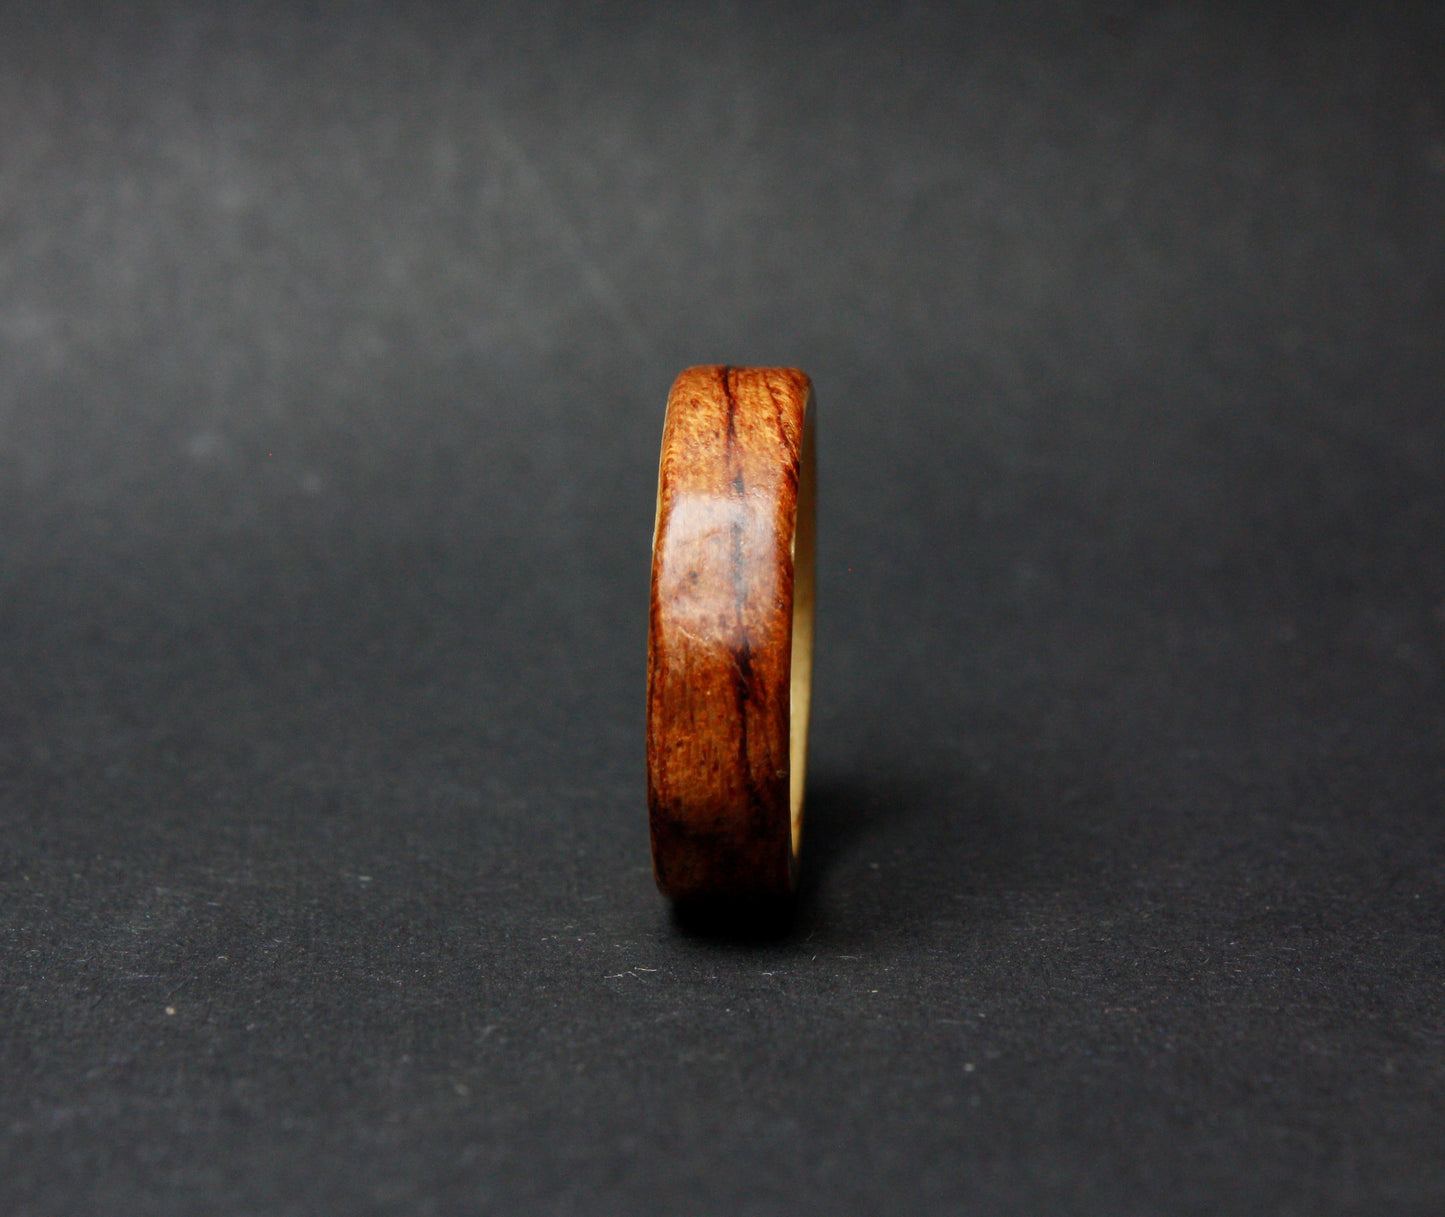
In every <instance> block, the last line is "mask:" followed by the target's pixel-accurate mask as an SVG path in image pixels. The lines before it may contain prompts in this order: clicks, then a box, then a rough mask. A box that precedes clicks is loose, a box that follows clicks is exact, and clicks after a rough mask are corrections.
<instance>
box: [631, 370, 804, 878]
mask: <svg viewBox="0 0 1445 1217" xmlns="http://www.w3.org/2000/svg"><path fill="white" fill-rule="evenodd" d="M814 412H815V411H814V407H813V391H812V383H811V381H809V379H808V377H807V376H806V375H804V374H803V373H802V372H799V371H797V370H795V369H791V368H737V367H722V366H710V367H697V368H688V369H687V370H686V371H684V372H683V373H682V374H681V375H679V376H678V378H677V380H676V382H675V383H674V384H673V386H672V391H671V393H670V394H669V395H668V403H667V418H666V422H665V423H664V427H663V440H662V457H661V461H660V464H659V472H658V495H657V517H656V527H655V532H654V538H653V560H652V599H651V619H650V629H649V637H648V689H647V795H648V811H649V819H650V824H651V831H652V855H653V866H654V872H655V875H656V878H657V884H658V887H659V888H660V889H661V890H662V892H663V893H664V894H665V895H667V896H668V897H670V898H672V899H673V900H686V899H689V898H693V897H728V898H733V897H744V898H746V897H778V896H786V895H789V894H791V893H792V891H793V890H794V889H795V887H796V884H797V876H798V851H799V847H800V845H801V838H802V810H803V808H802V804H803V785H804V777H805V773H806V764H807V736H808V716H809V706H810V695H811V689H810V685H811V676H812V638H813V603H814V591H813V587H814V578H813V570H814V512H815V506H814V504H815V501H816V492H815V476H814V464H815V457H814V451H815V439H814V432H815V425H814Z"/></svg>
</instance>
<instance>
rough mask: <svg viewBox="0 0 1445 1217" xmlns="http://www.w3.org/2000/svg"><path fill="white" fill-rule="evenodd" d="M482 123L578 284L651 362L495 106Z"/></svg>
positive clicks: (611, 288)
mask: <svg viewBox="0 0 1445 1217" xmlns="http://www.w3.org/2000/svg"><path fill="white" fill-rule="evenodd" d="M486 120H487V128H488V132H487V133H488V135H490V136H491V139H492V141H493V143H494V144H495V145H496V147H497V150H498V151H499V152H501V154H502V155H503V156H505V157H506V158H507V160H508V161H510V162H511V164H512V167H513V168H514V169H515V170H516V173H517V177H518V179H519V180H520V181H521V183H522V188H523V189H524V190H525V191H526V192H527V194H529V195H530V196H531V198H532V201H533V203H534V204H535V205H536V207H537V209H538V211H539V213H540V214H541V215H542V216H543V218H544V219H545V220H547V221H548V223H550V225H551V226H552V228H553V229H555V230H556V233H557V235H558V236H559V237H560V239H561V241H562V244H563V246H564V247H565V248H564V252H565V253H566V254H568V255H569V256H570V258H571V260H572V262H573V263H574V265H575V266H576V267H577V270H578V271H579V272H580V273H581V275H582V280H583V282H584V283H585V284H586V286H587V290H588V291H589V292H591V293H592V295H593V297H595V299H596V300H597V303H598V304H600V305H601V306H602V308H603V310H604V311H605V312H606V313H607V315H608V317H610V318H611V319H612V322H613V324H614V325H616V326H617V328H618V329H619V330H621V331H622V336H623V338H624V339H626V341H627V344H628V346H630V347H631V348H632V350H633V353H634V354H636V355H639V356H642V357H643V358H651V356H652V355H653V353H654V352H653V346H652V343H651V342H650V341H649V339H648V337H647V335H646V334H645V333H643V331H642V327H641V326H640V325H638V324H637V322H636V321H635V320H634V319H633V316H632V312H631V310H630V309H629V308H628V307H627V302H626V300H624V299H623V296H622V293H621V292H619V291H618V290H617V288H616V286H615V285H614V284H613V282H612V279H611V277H610V276H609V275H608V274H607V272H606V271H605V270H604V269H603V268H602V265H601V263H599V262H598V261H597V259H596V258H594V257H593V256H592V255H591V254H590V253H588V252H587V245H586V242H585V241H583V239H582V234H581V233H580V232H579V231H578V230H577V225H575V224H574V223H573V222H572V220H571V217H569V216H568V215H567V212H566V211H565V210H564V209H563V207H562V205H561V204H560V203H558V202H557V200H556V199H555V198H553V196H552V192H551V191H550V190H548V189H547V183H546V182H545V181H544V180H543V178H542V175H541V173H540V172H538V170H537V166H536V165H535V164H534V163H533V161H532V158H531V157H529V156H528V155H527V152H526V150H525V149H524V148H523V147H522V145H521V144H519V143H518V142H517V141H516V140H515V139H513V138H512V133H511V132H510V131H508V130H507V126H506V124H505V123H504V122H503V121H502V119H501V118H500V116H499V115H498V113H497V108H496V106H495V104H493V103H491V102H490V101H489V102H488V103H487V105H486Z"/></svg>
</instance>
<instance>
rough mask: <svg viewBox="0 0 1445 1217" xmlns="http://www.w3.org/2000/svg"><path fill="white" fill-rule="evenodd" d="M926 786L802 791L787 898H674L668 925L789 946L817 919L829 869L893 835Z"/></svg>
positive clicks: (698, 934) (750, 943)
mask: <svg viewBox="0 0 1445 1217" xmlns="http://www.w3.org/2000/svg"><path fill="white" fill-rule="evenodd" d="M926 794H927V791H926V789H925V788H924V787H923V786H922V785H920V784H919V783H917V782H914V781H902V780H887V781H881V782H880V781H878V780H876V779H871V780H868V781H858V780H837V779H834V780H826V779H825V780H824V781H821V782H819V783H818V784H817V785H816V786H810V787H809V790H808V803H807V819H806V822H805V826H804V834H803V864H802V872H801V874H800V875H799V880H798V890H797V892H796V894H795V895H794V896H792V897H774V898H767V899H760V898H748V899H727V898H719V897H710V898H698V899H691V900H684V901H678V902H676V903H675V904H674V905H673V908H672V914H673V924H674V926H676V928H677V929H678V930H679V931H681V932H682V933H683V934H685V935H686V936H687V937H689V938H693V939H696V940H698V941H702V942H709V943H713V944H716V945H719V946H738V947H761V946H774V945H780V944H784V943H787V942H788V941H790V940H792V939H795V938H796V937H797V936H798V935H799V933H800V932H801V931H805V930H807V929H811V928H812V927H813V926H814V925H815V924H816V922H817V920H818V900H819V896H820V893H821V889H822V881H823V878H824V876H825V875H826V874H827V872H828V871H829V870H831V869H833V868H834V867H835V866H837V865H838V864H839V863H841V862H842V861H843V860H844V859H845V858H846V857H847V856H848V855H849V854H850V853H851V852H853V850H854V849H855V848H856V847H857V846H858V845H860V844H861V843H862V842H863V841H864V840H865V839H867V838H869V837H872V836H875V835H881V834H896V833H900V832H902V831H903V830H904V829H905V827H906V826H907V825H909V824H911V823H912V822H913V821H914V820H916V819H917V817H918V815H919V813H920V811H921V810H922V809H923V808H924V807H925V805H926V801H927V800H926V797H925V796H926Z"/></svg>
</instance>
